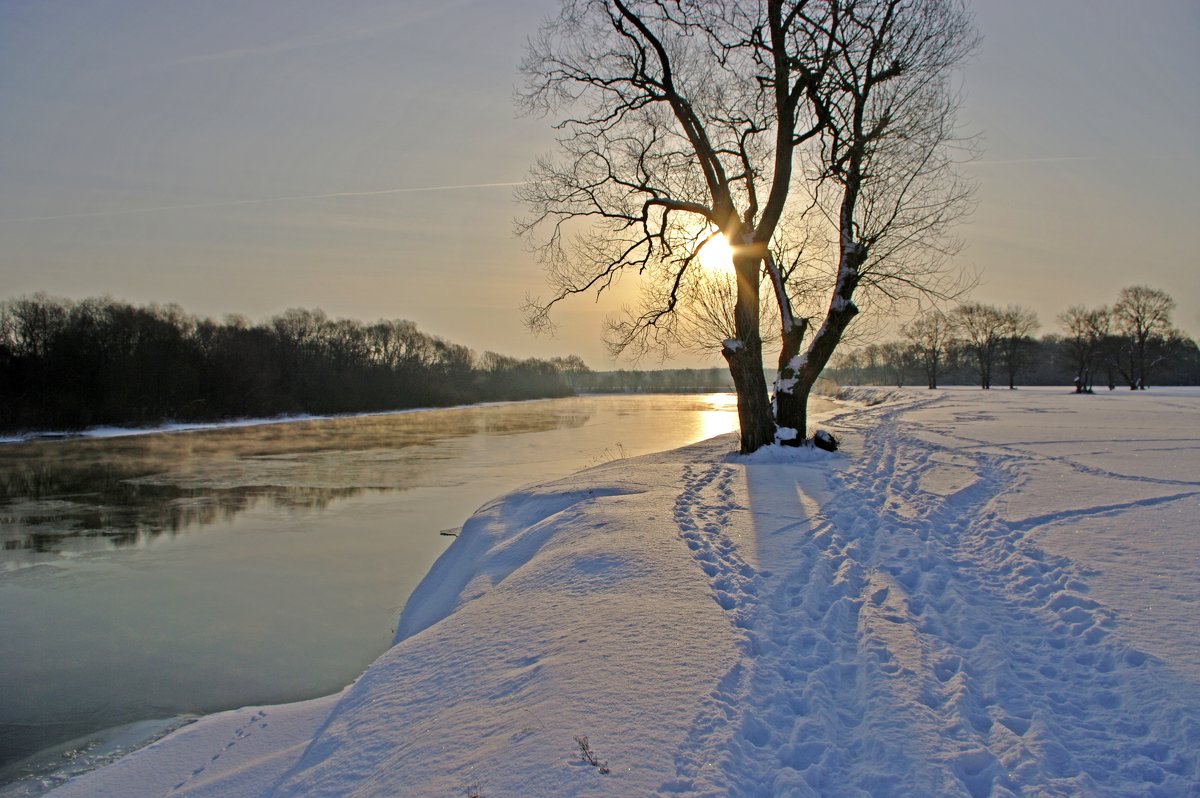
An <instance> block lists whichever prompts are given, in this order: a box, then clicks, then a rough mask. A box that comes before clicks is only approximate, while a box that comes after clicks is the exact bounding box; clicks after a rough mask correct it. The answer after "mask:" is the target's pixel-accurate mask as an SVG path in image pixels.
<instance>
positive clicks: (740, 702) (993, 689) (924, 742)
mask: <svg viewBox="0 0 1200 798" xmlns="http://www.w3.org/2000/svg"><path fill="white" fill-rule="evenodd" d="M940 401H943V400H942V399H941V398H940V397H939V398H934V399H930V400H925V401H917V402H914V403H912V404H906V405H902V406H900V407H882V408H873V409H871V410H869V411H866V412H860V411H855V412H853V413H847V414H844V415H843V416H841V417H840V418H838V419H834V420H833V421H832V424H833V425H834V426H835V427H839V428H840V429H842V430H843V431H844V432H849V433H850V435H849V436H848V437H849V438H850V442H851V448H853V449H854V450H857V451H861V452H863V455H862V456H861V457H860V458H856V459H855V460H853V461H852V462H851V463H850V464H848V467H847V468H845V469H843V470H840V471H838V472H836V473H835V474H833V475H832V476H831V477H830V478H829V480H828V487H827V491H828V492H827V493H826V494H825V495H824V496H822V497H821V498H820V499H819V500H817V499H814V498H812V497H809V496H807V495H806V491H811V490H812V484H813V483H814V480H813V479H812V475H811V474H809V475H798V474H797V473H796V469H795V468H791V469H788V468H780V467H779V465H778V464H775V463H769V464H763V465H756V464H753V462H752V464H750V465H748V466H746V467H745V470H744V472H743V470H742V468H741V467H739V466H738V465H727V466H724V467H723V468H720V469H717V470H713V471H710V472H708V473H705V474H701V475H696V477H697V478H696V479H695V480H694V485H693V487H689V488H688V489H687V491H685V494H684V497H685V500H683V501H682V502H681V504H683V505H684V506H687V507H689V508H691V509H690V515H689V519H687V520H684V521H683V522H682V523H681V529H682V530H683V532H682V533H683V534H684V536H685V537H693V536H696V532H694V531H692V530H693V528H700V529H701V530H703V538H704V539H705V541H706V542H704V543H703V544H702V545H700V546H699V547H697V548H696V557H697V560H698V561H699V562H700V564H701V565H702V567H704V568H705V570H706V572H708V573H709V575H710V578H711V580H712V588H713V593H714V596H715V597H716V598H717V600H718V603H720V604H721V605H722V606H727V607H729V608H731V611H730V615H731V618H730V620H731V622H732V623H733V624H734V625H735V626H737V627H740V628H744V629H745V636H744V640H743V643H742V646H743V650H744V660H743V663H742V664H740V665H739V668H741V669H742V670H743V671H744V672H742V673H739V674H738V678H737V679H736V682H737V684H736V686H734V687H732V689H731V688H730V686H726V687H725V688H723V690H722V691H719V692H718V693H717V694H714V696H713V698H712V701H713V702H714V703H715V704H719V705H721V706H725V707H730V708H732V707H737V710H734V711H730V712H728V713H727V717H728V723H727V725H728V727H729V728H730V730H731V733H730V734H727V735H725V736H723V737H713V736H712V735H709V738H708V740H710V741H712V742H714V743H715V745H714V746H713V747H712V750H709V751H707V752H704V753H690V754H687V755H682V756H681V757H680V764H681V767H680V773H679V778H678V779H677V780H676V781H674V782H672V783H669V784H668V785H667V786H666V788H665V790H664V791H669V790H671V789H678V790H681V791H684V792H696V793H698V794H711V795H725V794H729V795H745V796H761V795H839V796H841V795H870V796H882V795H942V796H950V795H968V796H987V795H1010V794H1011V795H1018V794H1028V793H1030V792H1031V791H1032V792H1034V793H1036V794H1040V795H1062V796H1074V795H1114V796H1117V795H1187V794H1194V793H1195V792H1196V791H1197V790H1198V789H1200V788H1198V786H1197V778H1198V775H1197V774H1198V751H1200V686H1198V685H1197V684H1196V683H1195V682H1193V681H1189V680H1187V679H1183V678H1181V677H1180V675H1179V674H1178V673H1177V672H1175V671H1173V670H1172V669H1171V668H1170V667H1167V666H1166V665H1165V664H1164V663H1162V662H1159V661H1156V660H1155V659H1153V658H1151V657H1149V656H1148V655H1147V654H1146V653H1145V652H1143V651H1140V650H1138V649H1137V648H1135V647H1133V646H1132V645H1130V644H1129V643H1128V642H1125V641H1124V640H1122V639H1121V638H1120V637H1118V636H1115V635H1114V634H1113V632H1114V630H1116V629H1117V628H1118V623H1117V620H1116V618H1115V615H1114V613H1113V612H1112V611H1111V610H1109V609H1108V608H1106V607H1104V606H1103V605H1101V604H1099V603H1098V602H1097V601H1095V600H1093V599H1092V598H1090V597H1089V595H1088V594H1089V587H1088V584H1087V581H1086V578H1085V576H1084V574H1082V573H1080V571H1079V569H1078V568H1077V567H1075V566H1074V565H1073V564H1072V563H1071V561H1070V560H1068V559H1066V558H1064V557H1058V556H1053V555H1050V554H1048V553H1047V552H1046V551H1044V550H1043V549H1041V548H1039V547H1038V546H1037V544H1036V543H1035V542H1034V541H1033V540H1031V539H1030V538H1029V535H1028V533H1029V532H1030V531H1031V530H1033V529H1035V528H1037V527H1038V526H1041V525H1042V524H1046V523H1049V522H1052V521H1055V520H1059V519H1061V518H1073V519H1076V520H1080V519H1086V518H1087V517H1089V516H1092V515H1097V514H1114V513H1120V512H1123V511H1128V510H1134V509H1137V508H1139V507H1144V506H1152V505H1155V504H1160V503H1165V502H1176V501H1180V500H1186V499H1190V500H1191V504H1192V506H1195V504H1196V501H1195V499H1196V497H1197V496H1200V482H1197V481H1189V480H1179V479H1154V478H1144V477H1133V476H1129V475H1124V474H1113V473H1109V472H1101V471H1099V470H1098V469H1094V468H1088V467H1086V466H1082V465H1080V464H1078V463H1074V462H1072V461H1069V458H1062V457H1057V458H1049V459H1050V460H1052V461H1055V462H1058V463H1062V464H1065V465H1066V467H1068V468H1071V469H1072V470H1076V471H1081V472H1083V473H1087V474H1090V475H1092V476H1103V477H1108V478H1114V479H1129V480H1133V481H1136V482H1138V483H1140V484H1145V483H1147V482H1149V483H1151V484H1154V485H1157V486H1160V487H1162V488H1165V489H1168V490H1169V492H1168V493H1166V494H1164V495H1160V496H1156V497H1152V498H1145V499H1139V500H1132V501H1127V502H1120V501H1118V502H1112V501H1109V502H1106V503H1102V504H1098V505H1095V506H1084V507H1078V506H1074V507H1070V508H1063V509H1060V510H1058V511H1056V512H1053V513H1046V514H1042V515H1038V516H1034V517H1031V518H1027V519H1024V520H1022V521H1020V522H1017V523H1013V522H1009V521H1006V520H1005V519H1004V518H1003V517H1002V515H1001V513H1000V512H998V511H997V507H998V506H1002V505H1003V504H1004V502H1005V500H1006V499H1008V498H1010V494H1012V493H1013V492H1014V491H1016V490H1018V489H1019V487H1020V485H1021V484H1022V480H1023V468H1024V467H1026V466H1028V465H1029V464H1030V463H1039V462H1042V461H1041V460H1039V459H1037V458H1032V457H1030V456H1029V455H1028V454H1027V453H1025V452H1021V451H1011V450H1006V449H1005V447H1002V446H996V445H992V444H988V443H987V442H984V441H979V440H973V441H970V442H967V443H968V446H967V447H956V448H955V450H953V451H948V450H947V449H946V448H945V447H944V446H943V445H939V444H935V443H931V442H930V441H929V440H927V439H926V437H925V436H923V435H921V434H920V433H919V432H918V433H914V432H909V431H907V430H910V429H912V425H911V424H909V423H908V416H910V415H913V414H919V413H920V412H921V410H922V409H923V406H924V405H927V404H934V403H938V402H940ZM960 423H961V419H960ZM855 433H857V434H855ZM753 459H754V458H751V460H752V461H753ZM734 462H735V463H736V460H735V461H734ZM742 473H744V475H745V476H744V478H745V480H746V483H747V484H746V492H747V494H748V495H749V497H750V506H749V508H748V509H749V510H750V512H751V513H752V514H753V516H754V522H753V523H754V525H755V527H756V530H755V532H756V534H755V536H754V541H755V544H756V545H757V548H758V551H757V552H755V553H754V555H753V556H748V555H746V554H741V553H739V552H738V550H737V549H738V547H736V546H733V547H730V546H729V541H730V540H731V537H730V534H734V535H736V534H737V533H736V532H735V530H736V528H737V524H736V523H735V522H731V521H730V519H731V517H732V512H733V511H734V510H736V509H737V508H736V507H735V506H734V505H733V504H732V503H731V501H730V497H731V496H732V495H733V493H734V492H733V491H731V490H730V489H729V487H728V485H729V483H730V481H731V480H733V479H736V478H737V477H738V476H740V475H741V474H742ZM806 477H807V478H806ZM689 493H695V494H696V499H695V500H693V498H692V497H691V496H688V495H687V494H689ZM760 497H761V498H760ZM789 503H790V504H791V505H792V506H791V507H788V506H787V505H788V504H789ZM760 505H761V507H760ZM691 519H697V520H700V519H702V521H703V522H702V523H697V521H696V520H691ZM746 559H756V560H757V561H758V562H760V563H763V565H762V566H761V568H762V570H759V571H757V572H755V571H753V570H752V569H747V568H746V566H745V565H744V561H745V560H746ZM714 563H715V564H716V565H717V566H718V567H716V568H714V567H713V564H714ZM1178 620H1179V621H1184V622H1185V623H1186V621H1185V619H1178ZM1188 620H1190V619H1188ZM705 761H718V762H720V763H721V768H720V771H719V772H716V773H710V774H707V775H706V774H703V773H702V772H701V771H700V770H699V769H697V768H696V766H695V763H696V762H705Z"/></svg>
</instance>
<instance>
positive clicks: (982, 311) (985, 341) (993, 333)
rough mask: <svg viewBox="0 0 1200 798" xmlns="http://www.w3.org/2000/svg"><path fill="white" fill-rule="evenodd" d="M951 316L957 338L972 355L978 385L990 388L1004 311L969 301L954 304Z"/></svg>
mask: <svg viewBox="0 0 1200 798" xmlns="http://www.w3.org/2000/svg"><path fill="white" fill-rule="evenodd" d="M953 319H954V329H955V332H956V333H957V335H958V338H959V339H960V341H961V342H962V345H963V347H964V348H965V349H966V350H967V351H968V352H970V354H971V356H972V357H973V358H974V359H975V366H976V369H977V370H978V374H979V387H980V388H983V389H984V390H987V389H988V388H991V387H992V368H993V367H994V366H995V364H996V351H997V349H998V347H999V345H1000V341H1001V339H1002V338H1003V337H1004V314H1003V313H1002V312H1001V311H1000V310H998V309H997V308H995V307H993V306H992V305H983V304H980V303H978V302H972V303H969V304H966V305H959V306H958V307H957V308H955V309H954V313H953Z"/></svg>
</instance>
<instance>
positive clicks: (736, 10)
mask: <svg viewBox="0 0 1200 798" xmlns="http://www.w3.org/2000/svg"><path fill="white" fill-rule="evenodd" d="M973 42H974V34H973V33H972V31H971V27H970V21H969V17H968V15H967V14H966V12H965V10H964V9H963V7H962V5H961V3H960V2H958V0H792V1H791V2H783V0H765V1H764V2H761V3H753V4H745V3H738V2H733V0H727V1H725V2H722V1H721V0H709V1H708V2H705V0H564V2H563V5H562V9H561V11H560V13H559V15H558V16H557V17H556V18H555V19H554V20H552V21H551V22H550V23H549V24H547V25H546V26H545V27H544V28H543V29H542V31H541V33H540V35H539V36H538V37H537V38H535V39H534V40H533V41H532V42H531V44H530V47H529V51H528V53H527V56H526V58H525V61H524V63H523V65H522V68H523V71H524V73H525V75H526V78H527V82H526V87H525V90H524V92H523V93H522V94H521V96H520V102H521V104H522V106H523V108H524V109H525V110H527V111H530V112H538V113H560V112H561V121H560V122H559V124H558V130H559V131H560V138H559V148H560V150H561V153H562V155H563V156H564V157H562V158H561V159H559V160H551V159H542V160H540V161H539V162H538V163H537V164H536V165H535V167H534V169H533V173H532V179H531V181H530V183H529V184H528V185H527V186H525V187H524V188H523V189H521V190H520V191H519V192H518V193H519V196H521V198H522V199H523V200H524V201H525V202H526V203H527V205H528V207H529V208H530V210H531V215H530V216H529V217H528V218H527V219H525V220H523V221H522V222H520V223H519V224H518V230H519V232H521V233H522V234H524V235H526V236H527V237H528V238H529V240H530V241H531V242H532V243H533V246H534V247H535V249H536V250H537V251H538V252H539V253H540V255H541V256H542V257H543V259H544V262H545V264H546V267H547V276H548V281H549V283H550V286H551V288H552V295H551V296H550V298H549V299H547V300H541V299H535V300H532V301H531V302H530V303H529V305H528V307H527V311H528V316H527V318H528V321H529V323H530V324H531V326H533V327H535V328H536V327H540V326H544V325H548V324H549V316H548V314H549V312H550V310H551V309H552V308H553V307H554V306H555V305H556V304H557V303H558V302H560V301H562V300H563V299H565V298H567V297H569V296H572V295H575V294H582V293H589V292H596V293H601V292H603V291H605V290H607V289H608V288H610V287H611V286H612V285H613V283H614V281H615V280H616V279H617V278H618V277H619V275H620V274H621V273H623V272H624V271H626V270H635V271H637V272H638V273H639V274H641V275H643V276H644V277H646V278H648V279H647V280H646V281H645V282H644V283H643V284H644V285H647V286H650V288H649V290H648V291H647V292H646V293H645V295H644V297H643V299H644V301H643V304H642V305H641V307H639V308H637V309H635V310H634V311H632V312H630V313H629V314H628V315H627V317H626V318H625V319H624V320H623V321H622V322H618V323H617V324H615V325H614V326H613V328H612V332H613V335H612V336H611V337H610V343H611V344H612V345H613V347H614V349H617V350H628V349H629V347H634V348H635V351H636V350H638V349H644V348H648V347H658V346H666V345H670V344H672V343H674V344H678V343H679V341H680V340H681V339H683V338H687V337H689V336H691V335H693V334H694V333H695V327H694V325H691V324H689V323H687V322H686V315H685V314H683V313H682V312H681V309H682V308H687V307H694V306H695V305H696V303H697V302H698V301H701V302H702V301H703V300H702V298H701V296H702V289H703V287H704V284H705V281H704V280H702V279H697V272H698V271H699V268H700V267H699V258H698V255H697V250H698V249H699V248H700V247H701V246H702V245H703V243H704V242H705V241H707V240H709V239H710V238H712V237H714V236H718V235H723V236H725V237H726V238H727V239H728V241H729V242H730V244H731V245H732V247H733V271H734V275H735V280H736V283H735V287H734V290H733V294H734V296H733V300H732V314H731V315H732V321H733V325H732V327H733V329H732V335H729V337H727V338H726V339H724V340H723V341H722V342H721V352H722V355H723V356H724V357H725V359H726V361H727V363H728V365H729V369H730V373H731V375H732V377H733V382H734V386H735V389H736V390H737V394H738V411H739V420H740V423H741V448H742V451H744V452H745V451H753V450H754V449H756V448H758V447H759V446H761V445H763V444H765V443H769V442H770V441H771V440H772V439H773V438H774V437H775V436H774V433H775V429H776V424H775V419H773V418H772V413H771V406H770V404H769V403H768V400H767V393H766V382H765V379H764V376H763V370H762V355H763V342H762V337H761V329H760V328H761V323H762V311H761V307H760V300H761V297H762V294H763V293H764V292H763V286H764V283H765V286H766V291H767V292H769V295H770V296H771V297H773V299H774V302H775V307H776V309H777V311H778V322H779V325H780V331H781V354H780V365H781V369H780V379H779V380H777V383H776V400H777V401H776V408H775V412H776V414H777V417H778V419H779V423H780V426H781V427H782V428H783V429H782V430H781V434H780V436H779V437H780V438H781V439H785V440H792V441H795V442H798V441H799V440H802V439H803V437H804V434H805V425H804V421H805V406H806V402H807V397H808V393H809V391H810V390H811V388H812V385H813V384H814V382H815V380H816V377H817V376H818V375H819V373H820V371H821V369H822V368H824V366H825V364H826V363H827V362H828V360H829V357H830V356H831V355H832V353H833V351H834V349H835V348H836V346H837V343H838V341H839V340H840V339H841V337H842V334H843V332H844V330H845V327H846V325H847V324H849V322H850V320H851V319H853V318H854V316H855V315H856V314H857V313H858V307H857V306H856V305H855V304H854V302H853V301H852V297H853V295H854V291H855V290H856V288H857V287H858V286H859V284H860V283H864V282H870V283H871V284H878V285H888V284H890V285H893V286H895V287H896V290H897V291H899V290H900V289H899V287H900V286H904V285H915V284H920V283H921V272H920V271H918V272H916V273H908V276H907V277H906V276H904V275H905V269H906V267H905V266H904V264H907V266H909V267H911V266H913V265H914V264H915V263H917V261H916V260H906V253H908V254H909V255H911V253H912V252H914V251H915V248H914V246H913V245H914V244H916V243H922V244H928V243H929V242H934V241H940V238H939V236H940V235H941V233H942V232H944V230H945V228H946V226H947V225H948V223H949V222H950V221H951V220H952V219H953V218H954V217H955V216H956V215H957V214H958V213H959V212H961V209H962V207H963V202H964V201H965V199H966V195H967V193H968V192H967V191H966V190H965V189H964V188H963V187H962V186H961V185H960V184H958V183H956V182H954V181H953V180H949V181H948V178H947V175H948V174H949V173H950V169H949V168H950V165H951V159H950V158H949V156H948V155H947V153H946V151H945V149H944V147H942V146H941V145H942V144H944V143H945V142H947V141H949V140H951V138H952V136H951V130H950V126H951V122H950V120H951V119H952V111H953V107H954V100H953V97H952V96H951V95H950V93H949V92H947V91H946V76H947V73H948V71H949V69H951V68H952V67H953V66H954V65H955V64H957V63H958V62H959V61H960V60H961V59H962V57H963V56H964V55H965V53H966V52H967V51H968V50H969V49H970V47H971V45H972V44H973ZM801 178H803V180H801ZM797 183H799V184H800V185H803V186H807V191H804V192H793V186H794V184H797ZM931 186H937V187H938V188H939V193H938V194H937V196H934V195H932V194H930V192H929V190H928V189H929V188H930V187H931ZM814 230H815V231H817V233H816V234H815V235H814V234H813V233H812V231H814ZM826 230H829V231H830V233H829V234H828V235H826V233H825V231H826ZM796 241H799V242H803V243H800V244H796V243H795V242H796ZM822 241H824V242H826V243H828V244H829V245H830V246H831V251H836V252H837V256H836V259H835V260H834V261H833V263H832V264H830V265H828V266H825V267H824V268H823V269H822V268H821V267H819V266H818V267H816V268H815V269H813V268H810V266H812V265H813V264H814V262H815V260H816V259H817V258H818V257H819V256H820V255H821V254H822V246H821V242H822ZM933 261H936V258H934V259H925V260H923V261H920V263H922V264H926V263H931V262H933ZM826 263H828V261H826ZM886 263H890V264H892V266H893V267H894V271H893V270H889V269H885V268H884V266H883V264H886ZM920 268H922V269H923V268H925V267H924V266H922V267H920ZM872 269H873V270H872ZM934 271H936V269H935V270H934ZM816 285H823V286H824V288H823V290H822V293H823V294H824V295H825V297H826V298H827V299H826V304H827V309H826V310H825V318H824V321H823V324H822V325H821V327H820V329H819V330H818V332H817V333H816V334H815V335H814V336H812V339H811V341H810V342H809V345H808V348H807V350H806V352H805V353H804V354H803V355H801V354H799V353H800V349H801V345H802V343H803V342H804V337H805V334H806V332H807V331H808V329H809V319H808V317H804V316H800V315H798V314H797V312H796V311H795V310H794V307H793V305H794V304H795V302H796V300H797V298H801V299H803V298H804V297H805V296H809V295H811V294H812V292H813V290H814V286H816ZM707 313H708V311H702V314H707ZM720 315H722V314H718V316H720ZM681 318H682V319H685V321H684V323H682V324H681Z"/></svg>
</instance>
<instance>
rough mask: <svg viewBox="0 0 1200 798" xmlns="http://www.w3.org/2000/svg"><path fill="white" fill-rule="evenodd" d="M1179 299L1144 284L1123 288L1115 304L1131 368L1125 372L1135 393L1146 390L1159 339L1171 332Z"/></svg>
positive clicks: (1114, 311) (1117, 319) (1118, 323)
mask: <svg viewBox="0 0 1200 798" xmlns="http://www.w3.org/2000/svg"><path fill="white" fill-rule="evenodd" d="M1174 308H1175V300H1174V299H1172V298H1171V297H1170V296H1168V295H1167V294H1166V293H1164V292H1163V291H1159V290H1158V289H1156V288H1149V287H1147V286H1144V285H1134V286H1130V287H1128V288H1122V289H1121V293H1120V294H1119V295H1118V297H1117V303H1116V304H1115V305H1113V310H1112V314H1113V320H1114V321H1115V323H1116V328H1117V332H1118V333H1119V334H1120V335H1121V336H1122V337H1123V338H1124V339H1125V341H1124V345H1125V349H1126V357H1127V362H1128V364H1129V365H1128V369H1122V372H1123V373H1124V375H1125V377H1126V380H1127V381H1128V382H1129V387H1130V388H1131V389H1132V390H1137V389H1138V388H1141V389H1143V390H1144V389H1145V387H1146V372H1147V370H1148V368H1149V367H1150V366H1151V365H1153V359H1152V358H1151V357H1150V356H1149V355H1150V353H1151V348H1152V345H1153V344H1154V343H1155V339H1165V338H1166V337H1167V335H1168V334H1169V333H1170V332H1171V329H1172V328H1171V311H1172V310H1174Z"/></svg>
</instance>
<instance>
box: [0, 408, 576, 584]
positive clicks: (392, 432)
mask: <svg viewBox="0 0 1200 798" xmlns="http://www.w3.org/2000/svg"><path fill="white" fill-rule="evenodd" d="M590 416H591V411H590V409H589V406H588V405H586V404H581V403H575V404H571V403H561V402H559V403H554V402H529V403H523V404H518V405H507V406H502V407H485V408H462V409H454V410H444V411H437V412H429V413H396V414H388V415H374V416H360V417H349V418H337V419H327V420H320V421H300V422H294V423H288V424H270V425H263V426H258V427H237V428H230V429H219V430H207V431H203V432H180V433H156V434H148V435H136V436H125V437H116V438H103V439H67V440H55V441H35V442H29V443H20V444H11V445H7V446H0V544H2V547H3V550H4V552H8V553H10V555H9V556H8V557H5V558H4V560H5V562H6V564H7V565H8V566H9V567H12V566H13V565H16V564H19V560H14V559H13V554H14V553H17V552H28V553H33V554H64V553H80V552H86V551H96V550H103V549H109V548H115V547H122V546H136V545H141V544H144V543H145V542H147V541H148V540H152V539H154V538H156V537H159V536H162V535H175V534H178V533H179V532H181V531H183V530H186V529H189V528H192V527H198V526H205V525H211V524H215V523H220V522H228V521H230V520H231V519H232V518H233V517H234V516H236V515H238V514H239V513H243V512H246V511H247V510H249V509H251V508H253V507H255V506H257V505H259V504H261V503H266V504H268V505H271V506H273V507H276V508H281V509H291V510H304V511H320V510H324V509H325V508H327V507H328V506H329V504H330V503H331V502H335V501H338V500H341V499H348V498H351V497H354V496H357V495H360V494H362V493H364V492H369V491H384V490H403V489H405V488H406V487H407V486H409V485H412V484H414V483H415V482H417V477H418V476H419V475H422V474H425V473H427V472H428V470H429V466H430V462H431V461H433V460H445V459H447V458H449V457H451V456H453V455H452V452H451V451H447V450H446V449H445V448H442V447H435V446H434V444H437V443H439V442H445V441H448V440H452V439H456V438H467V437H471V436H477V435H484V436H503V435H519V434H525V433H533V432H544V431H547V430H552V429H571V428H575V427H580V426H582V425H583V424H585V423H587V420H588V419H589V418H590ZM414 450H415V451H414ZM349 453H353V455H354V456H353V457H347V454H349Z"/></svg>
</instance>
